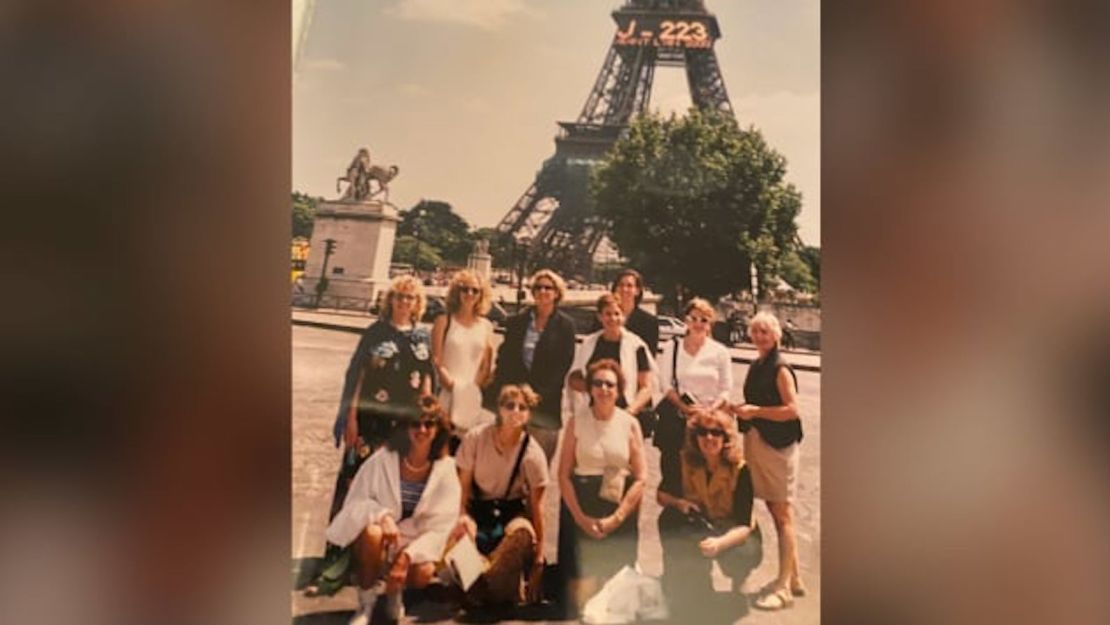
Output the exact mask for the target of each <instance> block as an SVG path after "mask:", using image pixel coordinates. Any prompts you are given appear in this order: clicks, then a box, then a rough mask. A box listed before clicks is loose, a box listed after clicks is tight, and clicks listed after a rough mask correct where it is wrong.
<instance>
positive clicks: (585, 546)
mask: <svg viewBox="0 0 1110 625" xmlns="http://www.w3.org/2000/svg"><path fill="white" fill-rule="evenodd" d="M626 383H628V382H627V381H626V380H625V377H624V372H623V371H622V370H621V366H620V365H619V364H617V362H616V361H615V360H611V359H608V358H606V359H603V360H599V361H597V362H595V363H593V364H592V365H590V366H589V368H588V369H587V373H586V384H587V386H588V388H589V389H590V404H589V405H588V406H582V407H580V408H579V409H578V410H577V411H576V412H575V414H574V417H573V418H572V419H570V420H569V421H568V422H567V425H566V430H565V431H564V433H563V443H562V445H563V447H562V450H561V451H560V456H559V490H560V491H561V493H562V496H563V505H562V507H561V508H560V512H559V566H560V568H561V569H562V574H563V575H564V576H565V578H566V581H567V582H569V584H568V590H569V591H570V597H569V599H570V600H571V602H572V603H571V604H570V606H568V607H575V605H577V607H578V608H581V606H582V605H583V604H584V603H585V600H586V599H588V598H589V597H590V595H592V594H593V592H594V590H596V588H597V586H598V583H599V582H603V581H605V579H607V578H609V577H610V576H612V575H613V574H614V573H616V572H617V571H619V570H620V569H621V567H623V566H624V565H626V564H634V563H635V562H636V551H637V546H638V541H639V533H638V531H637V528H636V524H637V521H638V518H639V514H638V513H639V510H640V499H641V497H643V491H644V477H645V476H646V475H647V468H646V463H645V461H644V437H643V434H641V430H640V423H639V422H638V421H636V418H635V417H633V416H632V415H630V414H628V412H626V411H625V410H623V409H621V408H618V407H617V398H618V397H620V396H621V394H622V392H623V391H624V385H625V384H626Z"/></svg>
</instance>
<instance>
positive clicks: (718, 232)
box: [590, 110, 801, 298]
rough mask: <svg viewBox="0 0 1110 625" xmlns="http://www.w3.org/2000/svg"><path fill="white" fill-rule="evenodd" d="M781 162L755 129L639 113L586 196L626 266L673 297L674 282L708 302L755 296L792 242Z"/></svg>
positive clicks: (794, 201) (795, 205)
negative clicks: (755, 285)
mask: <svg viewBox="0 0 1110 625" xmlns="http://www.w3.org/2000/svg"><path fill="white" fill-rule="evenodd" d="M785 173H786V159H785V158H783V156H782V155H780V154H778V153H777V152H775V151H774V150H773V149H772V148H770V147H769V146H768V145H767V143H766V141H764V139H763V136H762V135H761V134H760V132H759V131H758V130H756V129H754V128H749V129H746V130H745V129H741V128H739V127H738V126H737V125H736V122H735V121H734V120H733V119H732V118H731V117H729V116H727V115H723V114H720V113H717V112H712V111H709V112H701V111H697V110H691V111H690V112H689V114H688V115H687V116H686V117H676V116H673V115H672V116H671V117H669V118H662V117H660V116H658V115H647V116H643V117H641V118H639V119H638V120H636V121H635V122H633V123H632V124H631V125H630V127H629V129H628V132H627V133H626V134H625V136H624V137H622V138H621V139H620V140H619V141H618V142H617V143H616V144H615V145H614V146H613V149H612V150H611V151H610V153H609V156H608V157H607V158H606V160H605V161H604V162H603V163H602V164H601V165H599V166H598V168H597V170H596V171H595V172H594V174H593V177H592V179H591V186H590V195H591V198H592V200H593V202H594V203H595V205H596V207H597V208H596V210H597V213H598V214H599V215H600V216H601V217H602V218H603V219H606V220H608V221H609V223H610V226H611V229H610V232H611V233H612V234H611V235H610V236H611V238H612V239H613V242H614V243H616V244H617V246H618V248H619V249H620V252H621V255H622V256H624V257H625V258H627V259H628V260H629V264H630V265H631V266H633V267H636V268H637V269H639V270H640V271H642V272H643V273H644V274H645V275H647V276H649V277H650V279H651V280H652V282H654V283H658V284H655V285H653V286H655V288H656V290H661V291H662V292H664V293H673V292H674V286H675V285H676V284H681V285H683V286H685V287H686V288H687V289H689V290H690V291H692V292H693V293H696V294H698V295H702V296H705V297H709V298H715V297H717V296H720V295H723V294H725V293H729V292H732V291H736V290H739V289H750V288H751V284H750V282H751V280H750V271H749V267H750V264H751V263H754V264H755V265H756V267H757V268H758V269H759V276H760V282H761V283H762V284H760V285H759V286H760V290H761V292H766V289H767V288H768V287H769V286H770V285H771V284H772V282H771V280H772V278H773V277H774V276H776V275H778V273H779V271H780V269H781V261H782V257H783V256H784V254H786V253H787V252H788V251H790V250H792V249H793V248H794V247H795V245H796V243H795V242H796V241H797V224H796V219H797V216H798V213H799V212H800V211H801V194H800V193H799V192H798V191H797V189H795V188H794V186H793V185H790V184H786V183H785V182H784V180H783V177H784V175H785Z"/></svg>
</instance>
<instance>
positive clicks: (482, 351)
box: [432, 270, 493, 437]
mask: <svg viewBox="0 0 1110 625" xmlns="http://www.w3.org/2000/svg"><path fill="white" fill-rule="evenodd" d="M491 299H492V296H491V292H490V287H489V284H488V283H487V282H486V281H485V280H483V279H482V278H480V277H479V276H477V275H476V274H474V273H473V272H471V271H468V270H463V271H459V272H457V273H455V275H454V276H452V277H451V282H450V285H449V286H448V287H447V311H446V313H445V314H443V315H440V316H439V317H436V320H435V322H434V323H433V324H432V358H433V361H434V362H435V367H436V371H437V372H438V373H439V383H440V386H441V390H440V394H439V400H440V403H441V404H442V405H443V407H444V408H445V409H446V410H447V414H448V416H449V417H450V419H451V423H452V424H453V425H454V426H455V428H456V430H457V434H458V436H460V437H461V436H463V435H464V434H465V433H466V432H467V431H468V430H470V429H471V428H473V427H475V426H477V425H480V424H481V423H484V422H488V421H490V420H492V419H493V415H492V414H489V413H488V412H485V411H483V410H482V391H481V389H482V387H483V386H485V385H487V384H488V383H489V381H490V380H489V378H490V362H491V360H492V357H493V324H492V323H490V320H489V319H487V318H486V317H485V316H484V315H485V314H486V313H488V312H489V309H490V300H491ZM487 415H488V416H487Z"/></svg>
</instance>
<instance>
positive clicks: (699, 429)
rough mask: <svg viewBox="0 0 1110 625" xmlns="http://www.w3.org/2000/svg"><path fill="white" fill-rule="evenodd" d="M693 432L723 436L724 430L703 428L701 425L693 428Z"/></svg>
mask: <svg viewBox="0 0 1110 625" xmlns="http://www.w3.org/2000/svg"><path fill="white" fill-rule="evenodd" d="M694 434H697V435H698V436H713V437H716V438H724V437H725V431H724V430H722V429H721V428H703V427H701V426H698V427H696V428H694Z"/></svg>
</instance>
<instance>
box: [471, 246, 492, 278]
mask: <svg viewBox="0 0 1110 625" xmlns="http://www.w3.org/2000/svg"><path fill="white" fill-rule="evenodd" d="M466 266H467V268H468V269H470V270H471V271H473V272H474V273H475V274H477V275H479V276H481V277H482V279H484V280H485V281H486V282H487V283H488V282H489V281H490V279H489V274H490V269H491V268H492V267H493V256H490V255H489V254H484V253H481V252H475V253H473V254H471V255H470V257H469V258H467V261H466Z"/></svg>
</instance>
